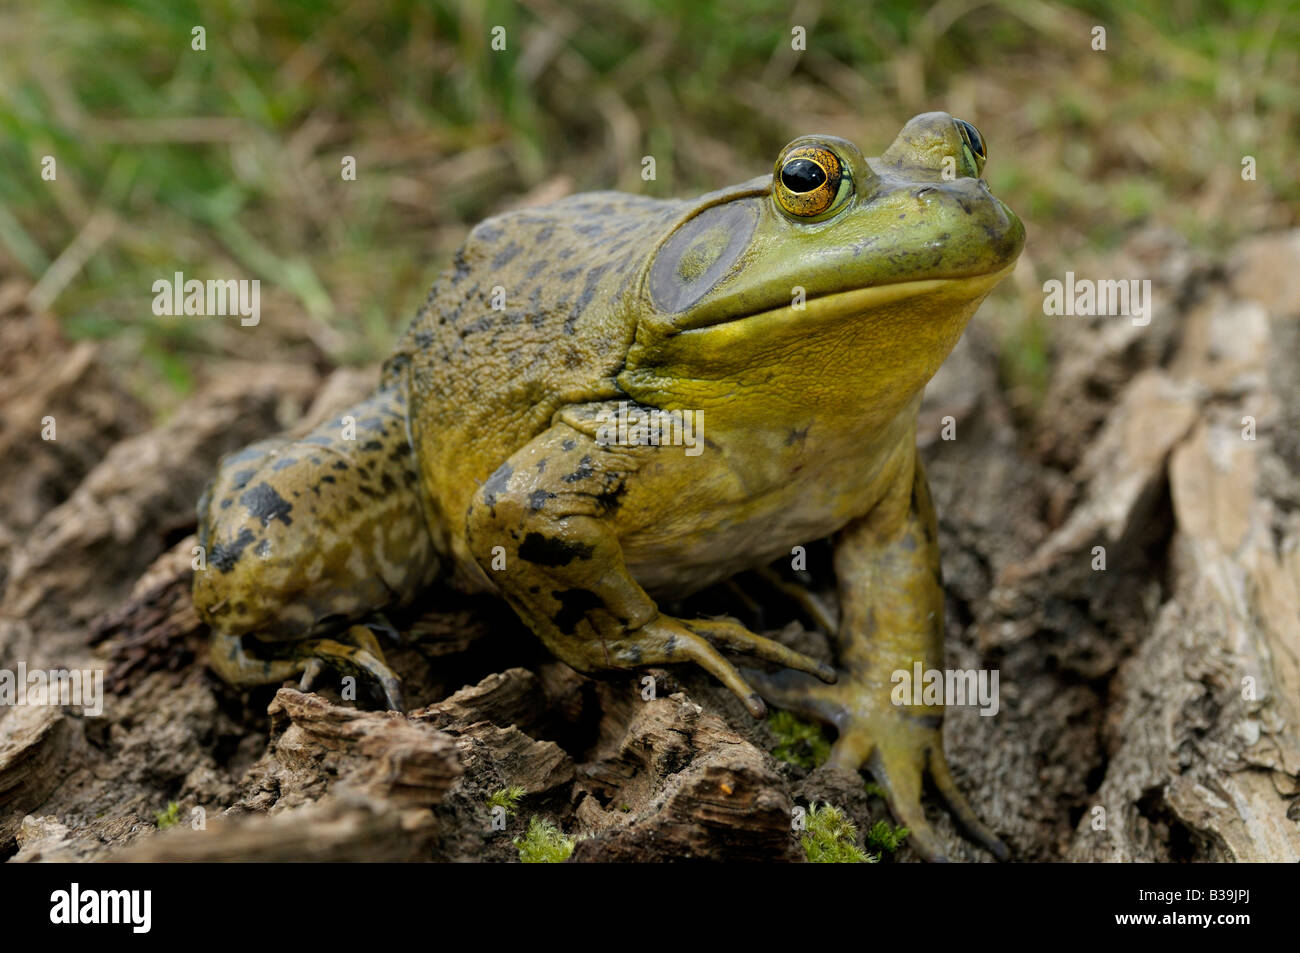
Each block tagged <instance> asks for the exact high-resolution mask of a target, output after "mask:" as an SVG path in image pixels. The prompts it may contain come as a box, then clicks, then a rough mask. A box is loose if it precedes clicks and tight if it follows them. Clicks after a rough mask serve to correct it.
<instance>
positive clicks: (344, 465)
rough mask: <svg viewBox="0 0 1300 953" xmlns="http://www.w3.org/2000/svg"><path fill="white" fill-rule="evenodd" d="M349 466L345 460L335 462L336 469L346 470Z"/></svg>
mask: <svg viewBox="0 0 1300 953" xmlns="http://www.w3.org/2000/svg"><path fill="white" fill-rule="evenodd" d="M347 468H348V465H347V461H345V460H339V461H337V462H336V463H335V464H334V469H335V470H346V469H347Z"/></svg>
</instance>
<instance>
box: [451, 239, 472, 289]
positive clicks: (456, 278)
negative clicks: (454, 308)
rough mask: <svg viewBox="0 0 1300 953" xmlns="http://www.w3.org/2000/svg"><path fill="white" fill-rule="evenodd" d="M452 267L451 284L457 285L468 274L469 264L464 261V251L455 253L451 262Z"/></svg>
mask: <svg viewBox="0 0 1300 953" xmlns="http://www.w3.org/2000/svg"><path fill="white" fill-rule="evenodd" d="M452 267H453V268H454V269H455V270H454V271H453V272H452V275H451V283H452V284H453V285H455V284H459V283H460V282H461V280H462V279H464V277H465V276H466V275H468V274H469V263H468V262H467V261H465V249H463V248H462V249H461V250H460V251H458V252H456V257H455V258H454V259H453V260H452Z"/></svg>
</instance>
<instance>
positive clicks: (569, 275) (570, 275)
mask: <svg viewBox="0 0 1300 953" xmlns="http://www.w3.org/2000/svg"><path fill="white" fill-rule="evenodd" d="M580 274H582V266H581V265H579V266H578V267H577V268H570V269H569V270H568V271H562V272H560V275H559V278H560V280H561V281H563V282H564V283H565V284H568V283H569V282H571V281H572V280H573V279H574V278H577V277H578V275H580Z"/></svg>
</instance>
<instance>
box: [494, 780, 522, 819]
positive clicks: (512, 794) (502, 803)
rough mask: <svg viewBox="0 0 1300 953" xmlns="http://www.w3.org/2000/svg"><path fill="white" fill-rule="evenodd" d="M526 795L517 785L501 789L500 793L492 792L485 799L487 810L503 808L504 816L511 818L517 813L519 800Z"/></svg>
mask: <svg viewBox="0 0 1300 953" xmlns="http://www.w3.org/2000/svg"><path fill="white" fill-rule="evenodd" d="M525 793H527V792H525V791H524V789H523V788H521V787H520V786H519V785H517V784H512V785H511V786H510V787H508V788H502V789H501V790H500V791H493V792H492V794H491V795H490V796H489V797H488V799H487V806H488V809H489V810H490V809H492V808H494V807H501V808H505V812H506V814H508V815H510V816H511V817H513V816H514V815H515V814H517V813H518V807H519V799H520V798H522V797H523V796H524V794H525Z"/></svg>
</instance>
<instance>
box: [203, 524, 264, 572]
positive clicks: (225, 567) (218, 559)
mask: <svg viewBox="0 0 1300 953" xmlns="http://www.w3.org/2000/svg"><path fill="white" fill-rule="evenodd" d="M255 539H257V537H256V536H254V535H253V531H252V530H251V529H249V528H248V527H247V526H245V527H244V528H243V529H241V530H240V531H239V535H238V536H236V537H235V541H234V542H233V543H231V544H230V545H226V544H224V543H217V544H216V545H215V546H213V547H212V556H211V557H210V558H209V560H208V561H209V562H211V563H212V565H213V566H215V567H216V568H217V570H218V571H219V572H230V570H232V569H234V568H235V563H237V562H239V557H240V556H242V555H244V550H245V549H247V548H248V544H249V543H251V542H252V541H253V540H255Z"/></svg>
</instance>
